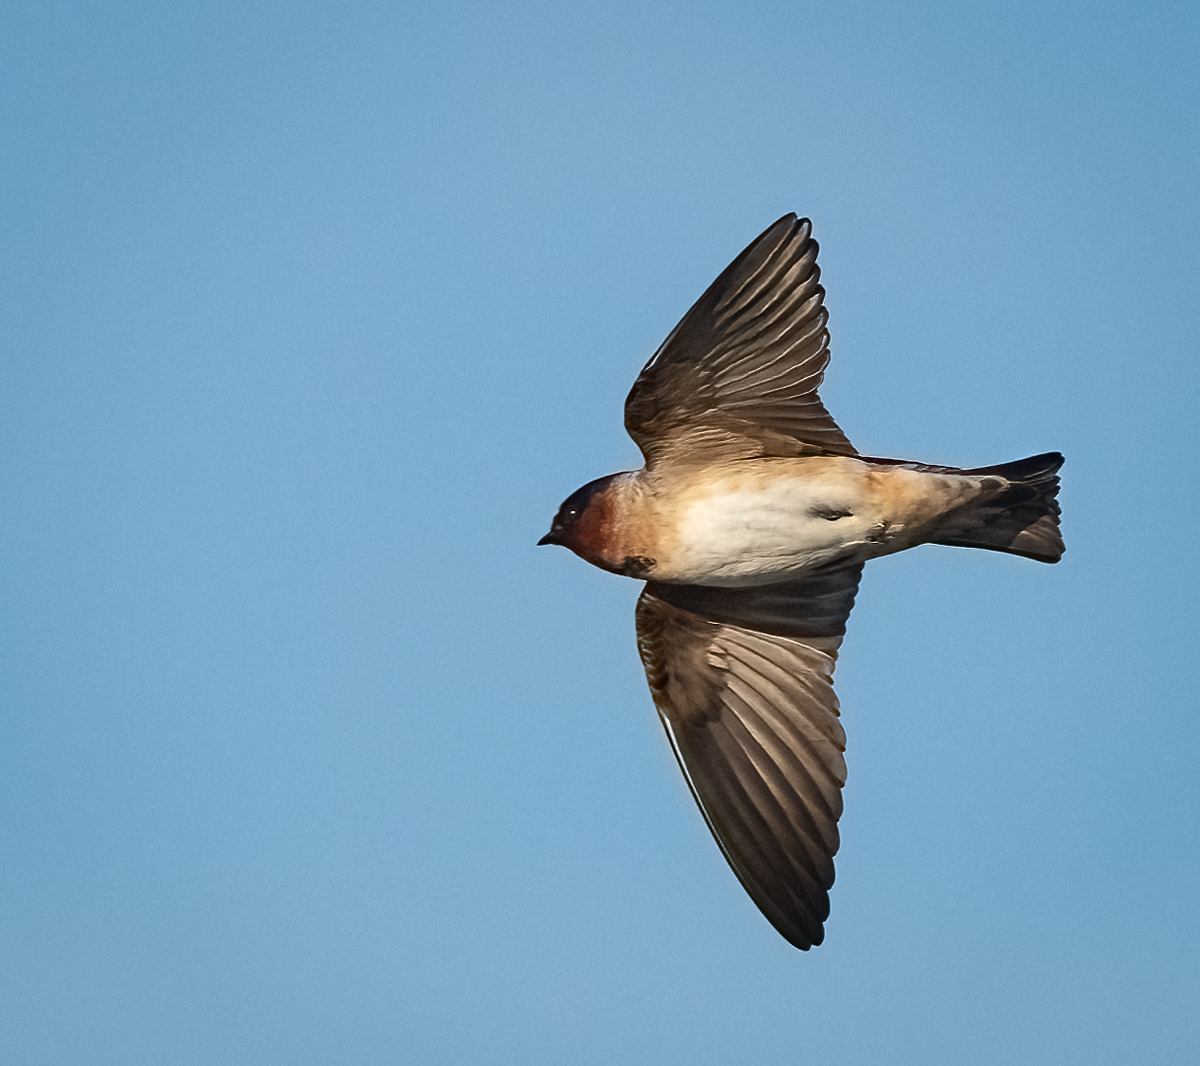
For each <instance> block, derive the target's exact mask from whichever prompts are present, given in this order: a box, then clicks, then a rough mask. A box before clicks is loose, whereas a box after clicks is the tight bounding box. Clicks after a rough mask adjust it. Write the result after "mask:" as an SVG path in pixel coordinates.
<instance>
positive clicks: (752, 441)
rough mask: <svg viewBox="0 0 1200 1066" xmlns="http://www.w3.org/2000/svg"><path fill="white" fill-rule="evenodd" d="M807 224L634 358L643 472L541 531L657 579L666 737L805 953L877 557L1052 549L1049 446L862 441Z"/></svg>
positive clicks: (748, 880) (650, 640)
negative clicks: (826, 388)
mask: <svg viewBox="0 0 1200 1066" xmlns="http://www.w3.org/2000/svg"><path fill="white" fill-rule="evenodd" d="M811 233H812V223H811V222H810V221H809V220H808V219H797V218H796V216H795V215H794V214H790V215H786V216H785V217H783V218H781V219H780V220H779V221H778V222H776V223H775V224H774V225H773V226H771V228H770V229H768V230H767V231H766V232H765V233H763V234H762V236H760V237H759V238H758V239H757V240H755V241H754V242H753V243H752V244H751V245H750V246H749V247H748V248H747V249H746V250H745V251H744V252H742V254H741V255H739V256H738V257H737V258H736V259H735V260H734V261H733V262H732V263H731V264H730V265H729V267H728V268H727V269H726V270H725V271H724V273H722V274H721V276H720V277H718V278H717V280H716V281H715V282H713V284H712V286H711V287H710V288H709V289H708V291H707V292H706V293H705V294H704V295H703V296H701V297H700V299H699V300H698V301H697V302H696V304H695V306H693V307H692V309H691V310H690V311H688V313H687V314H686V315H684V317H683V320H682V321H681V322H680V323H679V325H677V326H676V327H675V329H674V330H672V332H671V334H670V336H668V337H667V339H666V340H665V341H664V342H663V344H662V347H661V348H659V349H658V351H657V352H656V353H655V354H654V356H653V357H652V358H651V359H650V361H649V362H648V363H647V364H646V366H645V367H644V368H643V370H642V372H641V374H640V375H638V379H637V381H636V382H634V385H633V389H632V391H631V392H630V393H629V397H628V399H627V400H626V401H625V427H626V429H627V430H628V431H629V435H630V436H631V437H633V439H634V441H635V442H636V443H637V445H638V447H639V448H640V449H641V451H642V454H643V456H644V457H645V460H646V464H645V466H644V468H643V469H641V470H638V471H633V472H628V473H623V474H612V475H610V476H609V477H603V478H600V479H599V480H598V481H593V482H591V483H590V484H587V485H584V487H583V488H581V489H579V490H578V491H577V492H576V493H574V494H573V495H572V496H570V497H568V498H567V500H566V502H564V503H563V505H562V507H561V508H560V509H559V511H558V514H557V515H556V516H555V518H554V522H553V525H552V526H551V529H550V532H549V533H548V534H546V536H544V537H543V538H542V539H541V540H540V541H539V542H538V543H539V544H561V545H562V546H563V547H566V548H569V549H570V550H571V551H573V552H575V554H576V555H579V556H580V557H581V558H583V559H586V560H587V561H588V562H589V563H593V564H595V565H596V566H598V567H601V568H602V569H604V570H609V571H611V572H613V573H615V574H624V575H626V576H628V577H633V578H638V579H640V580H645V582H646V585H645V587H644V588H643V590H642V594H641V598H640V599H639V600H638V605H637V637H638V648H639V650H640V652H641V656H642V662H643V663H644V664H645V667H646V676H647V678H648V679H649V682H650V691H651V693H652V695H653V697H654V703H655V705H656V707H657V709H658V713H659V717H660V718H661V719H662V723H663V725H664V726H665V727H666V731H667V736H668V738H669V739H670V742H671V747H672V748H673V749H674V751H675V756H676V758H677V759H678V761H679V766H680V768H681V769H682V770H683V773H684V776H685V777H686V778H687V781H688V784H689V786H690V787H691V790H692V794H693V796H695V799H696V802H697V804H699V806H700V810H701V811H702V812H703V814H704V818H705V820H706V821H707V822H708V827H709V829H710V830H711V831H712V834H713V836H714V837H715V838H716V841H717V845H718V846H719V847H720V849H721V852H722V853H723V854H724V856H725V859H726V860H727V861H728V863H729V865H730V866H731V867H732V868H733V872H734V873H735V874H736V875H737V877H738V879H739V880H740V881H741V883H742V885H743V887H744V888H745V889H746V891H747V892H748V893H749V894H750V897H751V898H752V899H753V900H754V902H755V903H756V904H757V905H758V907H759V908H760V909H761V910H762V912H763V914H764V915H765V916H766V918H767V920H768V921H770V922H771V924H772V925H774V926H775V928H776V929H777V930H778V931H779V932H780V933H781V934H782V935H783V936H784V937H785V938H786V939H787V940H788V941H789V942H791V943H792V944H794V945H795V946H796V947H798V948H800V949H802V950H807V949H808V948H810V947H811V946H813V945H814V944H820V943H821V941H822V939H823V938H824V922H825V919H826V918H828V916H829V889H830V886H832V884H833V874H834V871H833V857H834V855H835V854H836V853H837V850H838V844H839V838H838V829H837V822H838V818H839V816H840V815H841V813H842V795H841V789H842V786H843V784H844V783H845V780H846V763H845V760H844V758H843V754H842V753H843V752H844V751H845V733H844V732H843V730H842V726H841V723H840V722H839V720H838V701H837V697H836V696H835V695H834V693H833V685H832V676H833V667H834V660H835V658H836V656H837V652H838V647H839V646H840V645H841V642H842V635H843V634H844V633H845V631H846V619H847V618H848V617H849V615H850V609H851V607H852V606H853V604H854V596H855V593H856V591H857V589H858V579H859V576H860V575H861V574H862V569H863V564H864V563H865V562H866V561H867V560H868V559H874V558H876V557H878V556H881V555H889V554H891V553H892V552H898V551H903V550H904V549H906V548H912V547H915V546H916V545H918V544H951V545H957V546H960V547H968V548H988V549H991V550H992V551H1000V552H1007V553H1009V554H1011V555H1022V556H1024V557H1025V558H1027V559H1037V560H1039V561H1040V562H1044V563H1054V562H1057V561H1058V560H1059V558H1060V557H1061V555H1062V553H1063V542H1062V537H1061V536H1060V534H1059V526H1058V516H1059V508H1058V504H1057V502H1056V500H1055V496H1056V495H1057V493H1058V484H1059V482H1058V476H1057V472H1058V469H1059V467H1060V466H1061V465H1062V462H1063V457H1062V456H1061V455H1059V454H1058V453H1057V452H1049V453H1047V454H1044V455H1036V456H1033V457H1032V458H1029V459H1021V460H1018V461H1016V462H1012V463H1005V464H1002V465H1000V466H988V467H982V468H979V469H972V470H967V469H958V468H956V467H946V466H928V465H926V464H924V463H914V462H908V461H905V460H900V459H876V458H869V457H867V456H863V455H859V454H858V452H857V451H856V450H855V448H854V446H853V445H852V444H851V443H850V441H849V440H847V439H846V436H845V434H843V433H842V431H841V430H840V429H839V428H838V426H837V424H836V423H835V422H834V421H833V419H832V418H831V417H830V416H829V414H828V412H827V411H826V410H825V408H824V407H823V406H822V404H821V401H820V399H819V398H818V396H817V388H818V387H819V386H820V384H821V379H822V377H823V375H824V371H825V366H826V364H827V363H828V362H829V332H828V330H827V329H826V322H827V320H828V315H827V313H826V311H825V307H824V305H823V301H824V296H825V290H824V289H823V288H822V287H821V285H820V282H819V278H820V271H819V270H818V268H817V242H816V241H815V240H813V238H812V235H811Z"/></svg>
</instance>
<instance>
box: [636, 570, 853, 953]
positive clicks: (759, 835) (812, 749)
mask: <svg viewBox="0 0 1200 1066" xmlns="http://www.w3.org/2000/svg"><path fill="white" fill-rule="evenodd" d="M861 572H862V567H861V566H858V567H853V568H850V569H846V570H839V571H835V572H834V573H831V574H826V575H822V576H820V577H816V578H809V579H807V580H804V581H793V582H787V583H784V584H780V585H769V586H764V587H761V588H754V589H717V588H707V587H700V586H678V585H665V584H660V583H657V582H653V581H652V582H650V583H648V584H647V585H646V589H645V591H644V592H643V593H642V596H641V599H640V600H639V601H638V609H637V630H638V648H639V650H640V651H641V654H642V662H643V663H645V666H646V676H647V678H648V679H649V681H650V691H651V692H652V694H653V696H654V702H655V705H656V706H657V708H658V713H659V717H660V718H661V719H662V722H663V725H664V726H665V727H666V730H667V735H668V737H669V738H670V740H671V746H672V747H673V748H674V750H675V755H676V757H677V758H678V760H679V765H680V767H681V768H682V769H683V772H684V775H685V776H686V777H687V779H688V784H689V785H690V786H691V789H692V794H693V795H694V796H695V797H696V802H697V803H698V804H699V805H700V810H701V811H702V812H703V814H704V817H705V820H706V821H707V822H708V827H709V829H711V830H712V834H713V836H714V837H715V838H716V840H717V844H718V845H719V846H720V848H721V851H722V852H723V853H724V855H725V858H726V859H727V860H728V862H729V865H730V866H731V867H732V868H733V872H734V873H735V874H737V876H738V879H739V880H740V881H741V882H742V885H743V886H744V887H745V889H746V891H747V892H749V893H750V897H751V898H752V899H753V900H754V902H755V903H756V904H758V907H759V909H760V910H761V911H762V912H763V914H764V915H766V917H767V920H768V921H770V923H771V924H772V925H773V926H775V928H776V929H777V930H779V932H780V933H781V934H783V936H784V937H785V938H786V939H787V940H788V941H789V942H790V943H792V944H794V945H795V946H796V947H798V948H801V949H802V950H807V949H808V948H809V947H811V946H812V945H813V944H819V943H821V941H822V940H823V939H824V936H825V933H824V929H823V923H824V921H825V919H826V918H827V917H828V916H829V889H830V886H832V884H833V856H834V855H835V854H836V853H837V850H838V830H837V822H838V818H839V817H840V816H841V813H842V794H841V788H842V785H843V784H845V781H846V763H845V759H844V758H843V757H842V752H843V751H844V750H845V742H846V735H845V733H844V732H843V731H842V726H841V723H840V722H839V721H838V701H837V697H836V696H835V695H834V692H833V666H834V660H835V658H836V656H837V649H838V646H839V645H840V644H841V642H842V634H843V633H844V632H845V627H846V618H847V617H848V616H849V614H850V609H851V607H852V606H853V605H854V595H855V592H856V591H857V589H858V579H859V575H860V574H861Z"/></svg>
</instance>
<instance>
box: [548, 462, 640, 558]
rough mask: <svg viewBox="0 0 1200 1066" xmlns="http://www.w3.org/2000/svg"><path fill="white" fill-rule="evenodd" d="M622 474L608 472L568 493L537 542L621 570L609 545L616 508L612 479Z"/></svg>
mask: <svg viewBox="0 0 1200 1066" xmlns="http://www.w3.org/2000/svg"><path fill="white" fill-rule="evenodd" d="M622 476H623V475H621V474H609V475H608V476H607V477H602V478H597V479H596V480H595V481H589V482H588V483H587V484H586V485H584V486H583V488H581V489H576V490H575V491H574V492H573V493H571V495H570V496H568V497H567V498H566V499H565V500H563V503H562V506H561V507H560V508H559V509H558V514H556V515H555V516H554V521H553V522H551V523H550V532H549V533H547V534H546V535H545V536H544V537H542V539H541V540H539V541H538V544H560V545H562V547H564V548H569V549H570V550H571V551H573V552H574V553H575V554H576V555H578V556H579V557H580V558H581V559H586V560H587V561H588V562H589V563H592V564H593V565H594V566H599V567H601V568H602V569H604V570H612V571H614V572H617V573H619V572H621V571H620V570H619V569H618V567H617V565H616V560H615V559H613V558H612V549H613V547H614V544H613V537H614V519H615V511H616V507H615V504H616V499H615V496H616V494H615V492H614V491H613V489H614V485H613V482H614V481H615V480H616V479H617V478H619V477H622Z"/></svg>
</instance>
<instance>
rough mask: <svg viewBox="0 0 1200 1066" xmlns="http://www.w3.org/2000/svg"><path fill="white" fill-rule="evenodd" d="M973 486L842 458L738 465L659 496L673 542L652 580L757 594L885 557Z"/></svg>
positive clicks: (916, 537) (667, 543)
mask: <svg viewBox="0 0 1200 1066" xmlns="http://www.w3.org/2000/svg"><path fill="white" fill-rule="evenodd" d="M978 482H979V479H978V478H965V477H959V476H947V475H937V474H928V473H923V472H916V471H910V470H904V469H901V468H897V467H889V468H881V467H879V466H871V465H870V464H868V463H864V462H862V461H860V460H857V459H850V458H842V457H821V458H809V459H788V460H761V461H755V462H750V463H742V464H737V465H736V466H734V467H732V468H727V469H725V470H723V471H722V472H720V474H719V476H716V477H712V476H708V477H704V478H697V479H693V480H692V481H691V482H689V483H687V484H680V485H679V486H677V487H674V489H673V491H668V492H667V493H666V494H664V495H660V498H659V503H660V505H662V509H661V510H660V514H661V515H663V516H664V517H665V518H666V517H669V519H670V523H669V524H670V526H671V532H672V534H673V536H671V537H669V538H667V537H664V539H663V545H662V549H660V552H659V558H658V559H657V563H656V566H655V570H654V577H655V578H656V579H658V580H662V581H674V582H681V583H693V584H703V585H728V586H746V585H758V584H768V583H770V582H774V581H782V580H786V579H787V578H789V577H795V576H800V575H802V574H804V573H810V572H812V571H814V570H818V569H821V568H823V567H828V566H832V565H850V564H852V563H855V562H859V561H862V560H865V559H869V558H873V557H875V556H878V555H886V554H888V553H890V552H894V551H899V550H901V549H903V548H907V547H911V546H912V545H913V544H915V543H919V542H920V538H921V534H922V533H923V532H924V531H925V530H926V529H927V528H928V527H929V526H930V525H931V524H932V522H933V521H934V520H935V519H936V518H937V517H938V516H939V515H941V514H944V513H945V512H946V511H947V510H948V509H952V508H953V507H956V506H959V505H960V504H961V503H962V502H965V501H966V500H967V499H969V498H972V497H973V496H975V495H977V494H978V492H979V488H978ZM664 532H665V530H664Z"/></svg>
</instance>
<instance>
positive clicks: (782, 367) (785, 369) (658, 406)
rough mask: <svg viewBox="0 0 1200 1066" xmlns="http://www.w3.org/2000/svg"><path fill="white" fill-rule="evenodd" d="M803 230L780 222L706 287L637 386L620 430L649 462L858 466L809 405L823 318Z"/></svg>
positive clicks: (824, 335) (825, 359) (825, 337)
mask: <svg viewBox="0 0 1200 1066" xmlns="http://www.w3.org/2000/svg"><path fill="white" fill-rule="evenodd" d="M817 250H818V245H817V242H816V241H815V240H814V239H813V238H812V223H811V222H810V221H809V220H808V219H806V218H803V219H798V218H797V217H796V215H795V214H788V215H785V216H784V217H783V218H781V219H780V220H779V221H778V222H776V223H775V224H774V225H772V226H771V227H770V228H768V229H767V230H766V231H765V232H763V233H762V234H761V235H760V236H759V237H758V238H757V239H756V240H755V241H753V242H752V243H751V244H750V246H749V247H747V248H746V249H745V250H744V251H743V252H742V253H741V255H739V256H738V257H737V258H736V259H735V260H734V261H733V262H732V263H731V264H730V265H729V266H728V267H727V268H726V269H725V270H724V271H723V272H722V273H721V275H720V276H719V277H718V278H717V280H716V281H714V282H713V283H712V285H710V286H709V288H708V290H707V291H706V292H705V293H704V295H703V296H701V297H700V299H699V300H697V301H696V303H695V304H694V305H693V306H692V308H691V310H689V311H688V313H687V314H686V315H684V316H683V318H682V320H681V321H680V322H679V324H678V325H677V326H676V327H675V328H674V329H673V330H672V331H671V333H670V335H669V336H668V337H667V339H666V340H665V341H664V342H663V344H662V346H661V347H660V348H659V349H658V351H657V352H655V354H654V355H653V356H652V357H651V359H650V361H649V362H648V363H647V364H646V365H645V367H644V368H643V369H642V372H641V374H639V375H638V378H637V381H635V382H634V385H633V388H632V389H631V390H630V393H629V396H628V398H627V399H626V401H625V428H626V429H627V430H628V432H629V435H630V436H631V437H632V438H633V439H634V441H635V442H636V443H637V445H638V447H639V448H641V450H642V452H643V454H644V455H645V457H646V460H647V462H649V463H652V462H655V461H656V460H658V459H661V458H665V457H668V456H674V457H678V456H679V455H680V454H684V455H687V454H690V453H692V452H694V451H699V452H701V453H712V452H714V451H724V452H731V451H732V452H735V453H741V454H744V455H747V456H749V455H799V454H818V455H856V454H857V452H856V450H855V448H854V446H853V445H852V444H851V443H850V441H849V440H847V439H846V436H845V434H844V433H842V431H841V429H839V428H838V426H837V423H835V422H834V420H833V419H832V418H831V417H830V415H829V412H828V411H826V410H825V408H824V406H823V405H822V404H821V401H820V399H819V398H818V396H817V389H818V388H819V386H820V384H821V381H822V378H823V377H824V372H825V367H826V365H827V364H828V363H829V331H828V329H827V328H826V323H827V320H828V317H829V316H828V312H827V311H826V310H825V307H824V297H825V290H824V289H823V288H822V286H821V284H820V276H821V271H820V268H819V267H818V266H817Z"/></svg>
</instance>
